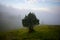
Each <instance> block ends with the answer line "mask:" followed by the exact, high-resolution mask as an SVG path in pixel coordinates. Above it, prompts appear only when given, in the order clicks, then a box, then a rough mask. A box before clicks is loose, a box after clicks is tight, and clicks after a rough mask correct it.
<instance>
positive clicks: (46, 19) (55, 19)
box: [0, 5, 60, 30]
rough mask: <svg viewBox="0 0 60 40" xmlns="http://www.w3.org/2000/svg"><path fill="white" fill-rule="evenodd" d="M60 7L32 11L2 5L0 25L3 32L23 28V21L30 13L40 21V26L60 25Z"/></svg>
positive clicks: (0, 8) (0, 7)
mask: <svg viewBox="0 0 60 40" xmlns="http://www.w3.org/2000/svg"><path fill="white" fill-rule="evenodd" d="M59 8H60V7H55V8H54V9H52V8H51V10H50V11H49V10H48V9H46V11H45V10H43V9H42V10H35V9H34V10H32V9H17V8H13V7H7V6H5V5H0V21H1V22H0V23H1V27H0V29H1V30H3V29H4V30H9V29H17V28H20V27H22V19H23V18H24V16H25V15H27V14H28V13H29V12H33V13H35V15H36V16H37V18H38V19H39V20H40V24H44V25H60V11H59V10H60V9H59Z"/></svg>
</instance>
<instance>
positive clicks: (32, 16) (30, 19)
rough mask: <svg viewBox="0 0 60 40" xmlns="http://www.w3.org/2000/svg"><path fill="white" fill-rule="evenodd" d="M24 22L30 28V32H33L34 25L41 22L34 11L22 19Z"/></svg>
mask: <svg viewBox="0 0 60 40" xmlns="http://www.w3.org/2000/svg"><path fill="white" fill-rule="evenodd" d="M22 24H23V26H24V27H28V28H29V33H31V32H33V31H34V29H33V27H34V26H35V25H38V24H39V20H38V19H37V18H36V16H35V14H34V13H31V12H30V13H29V14H28V16H26V15H25V17H24V19H22Z"/></svg>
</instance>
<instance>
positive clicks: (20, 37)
mask: <svg viewBox="0 0 60 40" xmlns="http://www.w3.org/2000/svg"><path fill="white" fill-rule="evenodd" d="M34 30H35V32H32V33H28V28H21V29H18V30H12V31H9V32H0V39H1V40H59V38H60V36H59V34H60V26H59V25H55V26H54V25H43V26H42V25H41V26H35V27H34Z"/></svg>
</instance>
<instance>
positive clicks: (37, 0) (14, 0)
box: [0, 0, 60, 11]
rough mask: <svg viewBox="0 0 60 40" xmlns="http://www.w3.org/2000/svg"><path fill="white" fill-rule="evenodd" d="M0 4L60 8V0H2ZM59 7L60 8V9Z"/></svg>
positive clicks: (41, 8)
mask: <svg viewBox="0 0 60 40" xmlns="http://www.w3.org/2000/svg"><path fill="white" fill-rule="evenodd" d="M0 4H3V5H6V6H8V7H14V8H19V9H33V10H43V11H47V10H50V8H54V7H55V8H58V7H59V8H60V0H0ZM59 8H58V9H59Z"/></svg>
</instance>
